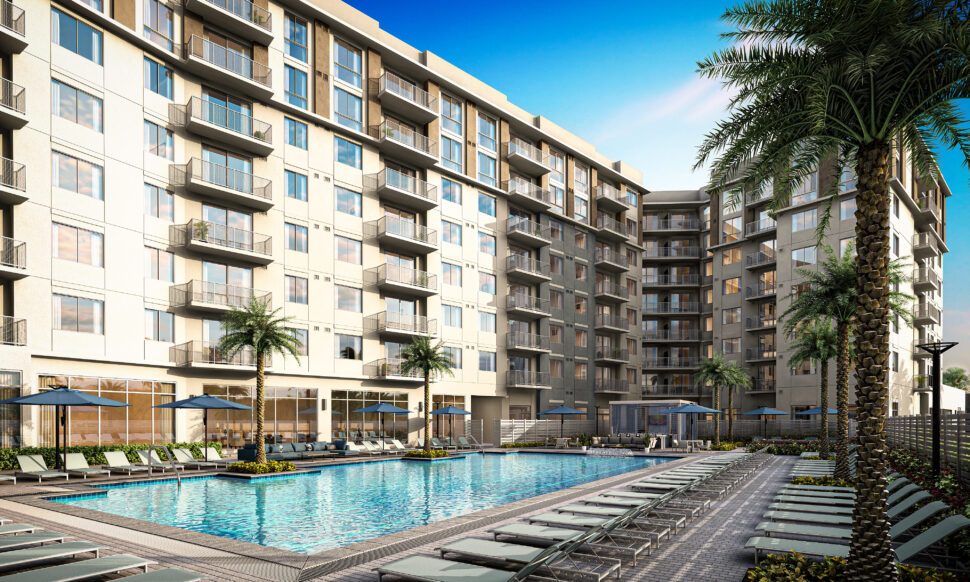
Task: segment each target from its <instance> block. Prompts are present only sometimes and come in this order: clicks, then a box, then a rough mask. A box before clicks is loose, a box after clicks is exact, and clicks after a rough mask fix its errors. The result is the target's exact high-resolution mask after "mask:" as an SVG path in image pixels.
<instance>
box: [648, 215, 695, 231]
mask: <svg viewBox="0 0 970 582" xmlns="http://www.w3.org/2000/svg"><path fill="white" fill-rule="evenodd" d="M701 226H702V225H701V222H700V221H699V220H696V219H694V218H646V217H645V218H644V219H643V231H644V232H697V231H700V230H701Z"/></svg>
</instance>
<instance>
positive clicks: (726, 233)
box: [721, 216, 741, 243]
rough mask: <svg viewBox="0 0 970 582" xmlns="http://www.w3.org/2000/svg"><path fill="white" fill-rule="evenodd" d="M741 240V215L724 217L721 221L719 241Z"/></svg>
mask: <svg viewBox="0 0 970 582" xmlns="http://www.w3.org/2000/svg"><path fill="white" fill-rule="evenodd" d="M739 240H741V217H740V216H735V217H734V218H726V219H724V220H722V221H721V242H722V243H729V242H736V241H739Z"/></svg>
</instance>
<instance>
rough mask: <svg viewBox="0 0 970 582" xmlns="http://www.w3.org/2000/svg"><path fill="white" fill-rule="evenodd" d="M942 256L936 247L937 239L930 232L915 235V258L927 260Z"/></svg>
mask: <svg viewBox="0 0 970 582" xmlns="http://www.w3.org/2000/svg"><path fill="white" fill-rule="evenodd" d="M939 254H940V249H939V248H938V247H937V246H936V238H935V237H934V236H933V235H932V234H930V233H928V232H918V233H916V234H914V235H913V257H914V258H916V259H925V258H929V257H935V256H937V255H939Z"/></svg>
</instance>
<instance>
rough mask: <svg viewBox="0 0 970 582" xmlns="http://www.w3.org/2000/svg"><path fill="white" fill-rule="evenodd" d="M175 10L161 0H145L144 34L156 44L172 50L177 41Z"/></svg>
mask: <svg viewBox="0 0 970 582" xmlns="http://www.w3.org/2000/svg"><path fill="white" fill-rule="evenodd" d="M173 14H174V13H173V11H172V9H171V8H169V7H168V6H166V5H165V4H164V3H162V2H161V1H160V0H145V28H144V29H143V30H142V35H144V37H145V38H147V39H148V40H149V41H151V42H152V43H154V44H157V45H158V46H160V47H162V48H164V49H165V50H167V51H171V50H172V49H173V48H174V45H175V43H174V42H172V39H173V38H175V19H174V17H173Z"/></svg>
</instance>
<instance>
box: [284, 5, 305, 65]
mask: <svg viewBox="0 0 970 582" xmlns="http://www.w3.org/2000/svg"><path fill="white" fill-rule="evenodd" d="M306 24H307V23H306V20H303V19H302V18H300V17H298V16H293V15H292V14H287V15H286V16H285V18H284V20H283V39H284V44H283V48H284V49H285V50H286V54H287V55H288V56H291V57H293V58H294V59H296V60H298V61H303V62H304V63H305V62H307V60H306V59H307V34H306V32H307V25H306Z"/></svg>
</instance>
